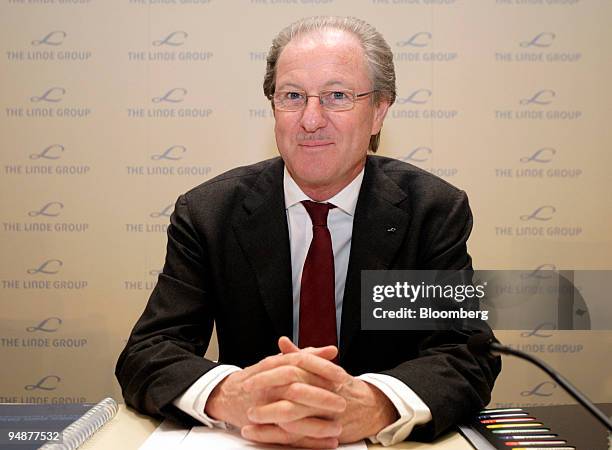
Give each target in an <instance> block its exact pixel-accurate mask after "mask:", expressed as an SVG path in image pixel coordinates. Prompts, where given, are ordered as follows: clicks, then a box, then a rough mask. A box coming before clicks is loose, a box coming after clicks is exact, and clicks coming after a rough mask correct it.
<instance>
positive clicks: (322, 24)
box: [263, 16, 396, 152]
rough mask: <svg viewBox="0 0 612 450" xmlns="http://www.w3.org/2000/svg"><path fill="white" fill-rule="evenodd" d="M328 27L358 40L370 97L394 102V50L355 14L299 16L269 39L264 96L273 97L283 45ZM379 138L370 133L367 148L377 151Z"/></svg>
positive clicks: (377, 135) (375, 100)
mask: <svg viewBox="0 0 612 450" xmlns="http://www.w3.org/2000/svg"><path fill="white" fill-rule="evenodd" d="M328 29H335V30H341V31H346V32H348V33H351V34H352V35H354V36H355V37H356V38H357V39H358V40H359V42H360V43H361V47H362V48H363V51H364V54H365V59H366V64H367V66H368V68H369V72H370V73H369V76H370V80H371V81H372V89H373V90H375V91H376V92H374V95H373V96H372V99H373V101H374V102H375V103H378V102H380V101H381V100H385V101H388V102H389V104H393V102H394V101H395V92H396V88H395V67H394V66H393V52H391V48H390V47H389V44H387V42H386V41H385V38H383V37H382V35H381V34H380V33H379V32H378V31H376V29H375V28H374V27H373V26H372V25H370V24H368V23H366V22H364V21H363V20H360V19H356V18H354V17H335V16H318V17H309V18H305V19H300V20H298V21H297V22H295V23H292V24H291V25H289V26H288V27H286V28H284V29H283V30H281V32H280V33H278V35H277V36H276V37H275V38H274V40H273V41H272V47H270V51H269V52H268V57H267V66H266V75H265V77H264V82H263V90H264V94H265V95H266V97H267V98H268V99H270V100H272V97H273V96H274V88H275V85H276V64H277V62H278V58H279V57H280V55H281V52H282V51H283V49H284V48H285V47H286V45H287V44H288V43H289V42H290V41H291V40H292V39H293V38H295V37H298V36H302V35H305V34H308V33H312V32H315V31H322V30H328ZM379 142H380V132H379V133H377V134H375V135H373V136H371V137H370V145H369V147H368V149H369V150H371V151H372V152H376V150H377V149H378V144H379Z"/></svg>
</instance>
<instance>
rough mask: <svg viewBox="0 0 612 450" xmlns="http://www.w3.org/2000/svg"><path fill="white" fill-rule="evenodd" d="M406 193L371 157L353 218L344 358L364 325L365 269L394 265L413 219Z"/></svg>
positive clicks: (342, 344)
mask: <svg viewBox="0 0 612 450" xmlns="http://www.w3.org/2000/svg"><path fill="white" fill-rule="evenodd" d="M406 197H407V196H406V193H405V192H404V191H403V190H402V189H400V187H399V186H398V185H397V184H395V183H394V182H393V181H392V180H391V179H390V178H389V177H388V176H387V175H386V174H385V173H384V172H383V171H382V170H381V169H380V168H379V167H378V164H377V161H376V159H375V158H372V157H369V158H368V160H367V163H366V168H365V174H364V179H363V183H362V185H361V190H360V192H359V199H358V200H357V208H356V210H355V217H354V220H353V235H352V238H351V255H350V257H349V265H348V271H347V277H346V286H345V289H344V300H343V304H342V322H341V330H340V361H341V362H342V361H343V359H344V358H345V357H346V354H347V352H348V350H349V348H350V345H351V342H352V340H353V338H354V337H355V335H356V334H357V333H358V332H359V329H360V328H361V298H360V293H361V271H362V270H384V269H389V268H391V264H392V262H393V259H394V258H395V255H396V253H397V252H398V250H399V248H400V246H401V244H402V242H403V240H404V236H405V234H406V231H407V229H408V226H409V222H410V214H409V213H408V212H407V208H406V206H403V207H402V208H399V207H398V206H397V205H398V204H399V203H401V202H404V201H406Z"/></svg>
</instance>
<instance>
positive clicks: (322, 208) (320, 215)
mask: <svg viewBox="0 0 612 450" xmlns="http://www.w3.org/2000/svg"><path fill="white" fill-rule="evenodd" d="M302 205H304V208H306V211H307V212H308V215H309V216H310V220H312V225H313V226H315V227H326V226H327V215H328V213H329V210H330V209H333V208H335V207H336V206H335V205H332V204H331V203H317V202H313V201H310V200H304V201H302Z"/></svg>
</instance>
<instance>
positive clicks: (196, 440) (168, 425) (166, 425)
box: [139, 420, 367, 450]
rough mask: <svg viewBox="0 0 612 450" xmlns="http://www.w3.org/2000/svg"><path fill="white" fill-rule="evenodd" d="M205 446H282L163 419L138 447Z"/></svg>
mask: <svg viewBox="0 0 612 450" xmlns="http://www.w3.org/2000/svg"><path fill="white" fill-rule="evenodd" d="M209 448H214V449H215V450H242V449H248V450H279V449H282V448H283V447H282V446H278V445H264V444H256V443H254V442H250V441H247V440H245V439H242V437H240V435H239V434H236V433H230V432H229V431H225V430H221V429H218V428H212V429H211V428H208V427H204V426H202V427H193V428H192V429H188V428H182V427H181V426H180V425H177V424H175V423H173V422H170V421H168V420H165V421H164V422H162V424H161V425H160V426H159V427H157V429H156V430H155V431H154V432H153V434H151V436H149V439H147V440H146V441H145V443H144V444H143V445H142V446H141V447H140V449H139V450H189V449H193V450H195V449H197V450H202V449H209ZM339 448H340V449H342V450H367V446H366V444H365V442H364V441H361V442H356V443H353V444H345V445H341V446H340V447H339ZM293 450H299V449H293Z"/></svg>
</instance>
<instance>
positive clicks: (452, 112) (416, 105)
mask: <svg viewBox="0 0 612 450" xmlns="http://www.w3.org/2000/svg"><path fill="white" fill-rule="evenodd" d="M433 95H434V94H433V91H432V90H431V89H425V88H421V89H416V90H414V91H412V92H410V93H409V94H408V95H407V96H406V97H398V98H397V99H396V101H395V105H394V106H393V107H392V108H391V117H392V118H394V119H428V120H448V119H455V118H456V117H457V116H458V115H459V111H458V110H457V109H449V108H431V107H430V102H431V99H432V97H433ZM438 103H439V102H438Z"/></svg>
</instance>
